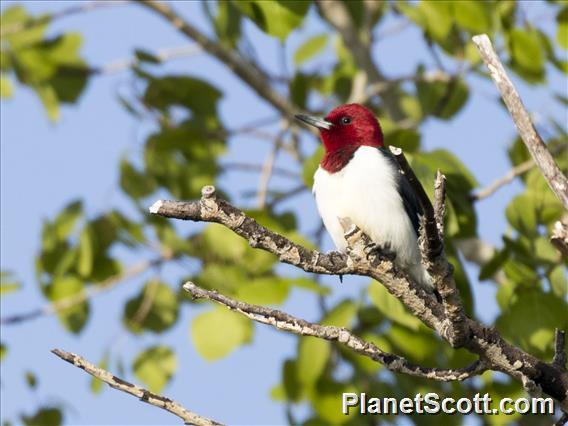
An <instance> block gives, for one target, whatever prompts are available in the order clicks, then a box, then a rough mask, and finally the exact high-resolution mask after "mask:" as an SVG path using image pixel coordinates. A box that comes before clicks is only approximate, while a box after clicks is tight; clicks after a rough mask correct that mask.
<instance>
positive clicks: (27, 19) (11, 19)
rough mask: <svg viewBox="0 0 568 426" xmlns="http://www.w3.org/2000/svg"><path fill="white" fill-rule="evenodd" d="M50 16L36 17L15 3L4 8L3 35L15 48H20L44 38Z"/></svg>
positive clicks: (0, 22)
mask: <svg viewBox="0 0 568 426" xmlns="http://www.w3.org/2000/svg"><path fill="white" fill-rule="evenodd" d="M49 20H50V17H49V16H48V15H44V16H41V17H38V18H34V17H33V16H31V15H28V12H27V11H26V10H25V9H24V7H22V6H21V5H13V6H10V7H7V8H6V9H4V11H3V13H2V16H1V17H0V24H1V27H2V30H3V32H4V31H5V32H6V35H2V38H3V39H5V40H6V41H7V42H8V43H9V44H10V47H11V48H12V49H13V50H20V49H22V48H24V47H27V46H29V45H32V44H35V43H38V42H39V41H41V40H42V38H43V36H44V33H45V30H46V28H47V24H48V23H49Z"/></svg>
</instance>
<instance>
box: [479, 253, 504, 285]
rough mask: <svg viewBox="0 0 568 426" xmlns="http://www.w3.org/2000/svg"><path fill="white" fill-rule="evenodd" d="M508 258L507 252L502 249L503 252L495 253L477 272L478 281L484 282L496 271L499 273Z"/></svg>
mask: <svg viewBox="0 0 568 426" xmlns="http://www.w3.org/2000/svg"><path fill="white" fill-rule="evenodd" d="M508 258H509V251H508V250H506V249H504V250H498V251H495V253H494V254H493V256H492V257H491V259H489V261H488V262H487V263H485V264H484V265H483V266H482V267H481V269H480V270H479V280H480V281H485V280H487V279H489V278H491V277H492V276H493V275H494V274H495V273H496V272H497V271H499V270H500V269H501V268H502V267H503V264H504V263H505V262H506V261H507V259H508Z"/></svg>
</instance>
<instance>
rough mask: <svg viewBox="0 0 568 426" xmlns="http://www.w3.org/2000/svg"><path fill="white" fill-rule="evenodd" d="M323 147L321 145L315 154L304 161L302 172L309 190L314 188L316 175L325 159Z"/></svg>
mask: <svg viewBox="0 0 568 426" xmlns="http://www.w3.org/2000/svg"><path fill="white" fill-rule="evenodd" d="M323 153H324V150H323V147H322V146H321V145H320V146H318V148H317V149H316V150H315V152H314V153H313V154H312V155H311V156H310V157H309V158H308V159H306V160H305V161H304V170H303V171H302V178H303V179H304V183H305V184H306V186H307V187H308V188H311V187H312V186H314V173H315V172H316V170H317V168H318V167H319V163H320V161H321V159H322V158H323Z"/></svg>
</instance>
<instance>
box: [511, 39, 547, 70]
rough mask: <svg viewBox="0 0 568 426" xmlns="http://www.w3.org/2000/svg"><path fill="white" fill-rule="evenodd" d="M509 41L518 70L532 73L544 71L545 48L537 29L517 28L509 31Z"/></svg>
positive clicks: (514, 63)
mask: <svg viewBox="0 0 568 426" xmlns="http://www.w3.org/2000/svg"><path fill="white" fill-rule="evenodd" d="M509 43H510V50H511V56H512V61H513V65H515V66H517V68H515V70H516V71H519V69H520V71H526V72H527V73H529V74H531V75H541V74H542V73H543V72H544V49H543V46H542V44H541V41H540V36H539V34H538V31H537V30H535V29H532V28H530V29H527V30H522V29H519V28H515V29H513V30H511V32H510V33H509ZM525 76H526V75H525V74H523V75H522V77H525Z"/></svg>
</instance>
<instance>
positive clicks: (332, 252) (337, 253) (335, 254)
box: [326, 250, 347, 284]
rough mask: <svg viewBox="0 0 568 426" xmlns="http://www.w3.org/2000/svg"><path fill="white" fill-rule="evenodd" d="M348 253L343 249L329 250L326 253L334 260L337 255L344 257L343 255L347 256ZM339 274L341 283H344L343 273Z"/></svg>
mask: <svg viewBox="0 0 568 426" xmlns="http://www.w3.org/2000/svg"><path fill="white" fill-rule="evenodd" d="M346 254H347V253H345V252H342V251H339V250H331V251H328V252H327V253H326V255H327V256H329V257H331V259H332V261H333V259H334V258H335V257H338V256H341V257H343V256H345V255H346ZM338 276H339V282H340V283H341V284H343V274H339V275H338Z"/></svg>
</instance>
